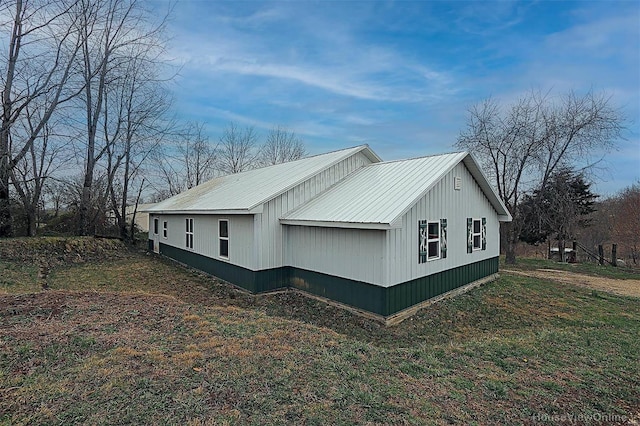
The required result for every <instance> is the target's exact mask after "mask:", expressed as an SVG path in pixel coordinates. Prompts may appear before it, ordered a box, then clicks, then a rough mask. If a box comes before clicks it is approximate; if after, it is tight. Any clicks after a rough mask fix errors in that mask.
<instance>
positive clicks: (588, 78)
mask: <svg viewBox="0 0 640 426" xmlns="http://www.w3.org/2000/svg"><path fill="white" fill-rule="evenodd" d="M639 20H640V6H639V5H638V4H637V2H627V1H622V2H615V1H614V2H606V3H605V2H575V3H573V2H535V1H534V2H520V1H500V2H488V3H487V2H463V3H460V2H393V1H391V2H271V1H263V2H184V5H183V7H181V8H180V10H179V15H178V17H177V18H176V21H177V22H176V24H175V25H174V27H173V28H174V30H175V37H174V45H173V48H172V49H171V50H170V51H169V52H168V54H169V55H170V56H172V57H174V58H175V59H176V61H177V62H179V63H181V64H183V68H182V71H181V75H180V78H179V79H178V80H177V81H176V88H177V90H176V93H177V98H178V102H179V103H180V105H181V107H182V111H183V112H184V113H185V114H190V115H195V116H197V117H198V119H201V120H207V121H209V122H210V123H211V126H212V127H211V128H213V129H215V131H218V130H220V129H222V128H223V127H224V125H225V124H226V123H228V122H229V121H234V122H237V123H239V124H242V125H252V126H255V127H256V128H258V129H269V128H271V127H272V126H273V125H278V124H280V125H285V126H287V127H289V128H291V129H292V130H294V131H296V132H297V133H298V134H299V135H301V136H302V137H303V138H304V139H305V140H306V141H307V143H308V146H309V148H310V151H312V152H314V153H315V152H321V151H323V150H324V149H325V148H327V149H334V148H339V147H341V146H344V145H345V144H348V143H352V142H353V143H360V142H366V143H370V144H371V145H372V146H373V147H374V149H376V148H379V149H380V150H381V154H382V155H383V156H384V157H385V158H389V159H393V158H399V157H403V156H408V155H420V154H421V153H435V152H441V151H446V150H450V149H451V144H452V143H453V142H454V141H455V139H456V137H457V135H458V133H459V132H460V130H462V128H463V126H464V124H465V119H466V114H467V113H466V109H467V107H468V106H470V105H471V104H473V103H475V102H478V101H481V100H482V99H484V98H486V97H489V96H494V97H496V98H498V99H500V100H501V101H504V102H509V101H511V100H513V99H515V98H517V97H518V96H520V95H522V94H523V93H525V92H527V91H529V90H532V89H533V90H537V89H539V90H542V91H547V90H552V91H553V92H554V93H562V92H564V91H566V90H576V91H578V92H580V91H584V90H588V89H590V88H593V89H594V90H597V91H600V90H602V91H605V92H606V93H608V94H610V95H612V102H613V103H614V104H615V105H619V106H620V107H622V108H624V111H625V113H627V114H628V115H629V116H630V117H631V120H633V123H632V124H631V126H630V127H631V128H632V132H633V133H634V134H636V135H637V134H639V133H640V57H639V56H640V49H638V46H639V45H640V30H639V29H638V25H637V23H638V21H639ZM636 140H637V139H636ZM629 156H630V158H632V159H634V160H636V162H637V161H638V160H640V153H638V152H634V151H633V149H632V150H631V153H630V154H629ZM610 161H611V162H612V163H614V167H616V166H615V164H620V165H621V166H620V167H623V168H625V170H626V172H625V173H620V175H624V176H628V175H632V174H633V173H635V174H636V176H637V173H638V172H637V168H633V167H630V166H629V163H630V160H628V159H627V160H624V161H623V159H621V158H619V157H618V156H616V155H613V154H612V155H610ZM632 169H633V170H632ZM626 179H628V178H626Z"/></svg>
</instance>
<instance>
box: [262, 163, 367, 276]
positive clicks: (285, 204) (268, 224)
mask: <svg viewBox="0 0 640 426" xmlns="http://www.w3.org/2000/svg"><path fill="white" fill-rule="evenodd" d="M370 163H371V160H369V159H368V158H367V157H366V156H365V155H364V154H362V153H361V152H358V153H357V154H355V155H352V156H350V157H348V158H346V159H344V160H342V161H341V162H339V163H337V164H335V165H334V166H332V167H330V168H328V169H327V170H325V171H323V172H321V173H319V174H317V175H315V176H313V177H312V178H310V179H308V180H307V181H305V182H303V183H301V184H300V185H297V186H296V187H294V188H292V189H290V190H289V191H287V192H285V193H283V194H282V195H280V196H278V197H276V198H274V199H273V200H271V201H269V202H268V203H266V204H265V205H264V208H263V211H262V213H261V214H257V215H256V219H257V220H260V222H261V225H260V226H259V227H258V226H256V231H259V232H261V235H260V236H256V241H261V243H262V247H261V249H260V250H256V252H257V253H258V254H259V255H260V258H259V259H257V262H258V263H257V265H258V268H259V269H268V268H276V267H280V266H283V265H284V264H285V263H283V245H282V244H283V235H282V233H283V226H282V225H281V224H280V221H279V219H280V218H281V217H282V215H283V214H285V213H287V212H288V211H290V210H293V209H294V208H296V207H298V206H300V205H301V204H303V203H306V202H307V201H309V200H310V199H311V198H313V197H315V196H316V195H317V194H319V193H320V192H322V191H324V190H326V189H328V188H329V187H330V186H332V185H334V184H335V183H337V182H338V181H339V180H341V179H343V178H344V177H345V176H347V175H349V174H351V173H353V172H354V171H355V170H357V169H359V168H360V167H362V166H364V165H366V164H370ZM258 218H259V219H258ZM258 228H260V229H259V230H258ZM327 271H330V269H329V270H327Z"/></svg>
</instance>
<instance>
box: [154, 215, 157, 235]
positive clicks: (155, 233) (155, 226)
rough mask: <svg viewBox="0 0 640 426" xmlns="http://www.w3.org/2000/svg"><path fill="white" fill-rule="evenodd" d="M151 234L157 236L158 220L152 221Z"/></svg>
mask: <svg viewBox="0 0 640 426" xmlns="http://www.w3.org/2000/svg"><path fill="white" fill-rule="evenodd" d="M153 233H154V235H158V218H157V217H156V218H154V219H153Z"/></svg>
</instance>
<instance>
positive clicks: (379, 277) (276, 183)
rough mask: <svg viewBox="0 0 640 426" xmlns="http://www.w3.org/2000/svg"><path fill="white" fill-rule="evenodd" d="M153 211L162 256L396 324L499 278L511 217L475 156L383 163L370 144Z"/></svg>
mask: <svg viewBox="0 0 640 426" xmlns="http://www.w3.org/2000/svg"><path fill="white" fill-rule="evenodd" d="M147 211H148V212H149V215H150V221H151V222H150V223H151V226H150V231H149V247H150V249H151V250H153V251H155V252H157V253H161V254H163V255H165V256H168V257H170V258H173V259H175V260H177V261H179V262H181V263H184V264H187V265H190V266H192V267H195V268H197V269H200V270H202V271H205V272H207V273H210V274H212V275H214V276H216V277H219V278H222V279H224V280H226V281H228V282H230V283H233V284H235V285H237V286H240V287H242V288H244V289H247V290H249V291H251V292H265V291H270V290H275V289H282V288H287V287H291V288H296V289H298V290H302V291H304V292H307V293H310V294H312V295H315V296H320V297H323V298H326V299H330V300H332V301H335V302H339V303H341V304H344V305H348V306H350V307H352V308H355V309H357V310H360V311H366V312H368V313H370V314H373V315H375V316H378V317H381V318H384V319H387V320H388V319H390V318H393V317H396V316H398V314H399V313H402V312H406V311H407V310H410V309H411V308H412V307H415V306H416V305H418V304H420V303H421V302H424V301H426V300H430V299H433V298H435V297H438V296H440V295H442V294H445V293H448V292H450V291H453V290H456V289H459V288H460V287H468V286H470V285H472V284H474V283H477V282H479V281H480V280H486V279H487V278H491V277H493V276H495V274H496V272H497V271H498V254H499V241H500V238H499V222H501V221H509V220H511V216H510V215H509V212H508V211H507V209H506V207H505V206H504V204H503V203H502V202H501V200H500V199H499V197H498V196H497V195H496V193H495V192H494V190H493V189H492V187H491V185H490V184H489V183H488V181H487V179H486V177H485V176H484V175H483V173H482V171H481V170H480V168H479V166H478V164H477V162H476V161H475V160H474V158H473V157H472V156H471V155H470V154H469V153H466V152H457V153H452V154H444V155H437V156H429V157H422V158H415V159H410V160H401V161H389V162H383V161H381V159H380V158H379V157H378V156H377V155H376V154H375V153H374V152H373V151H372V150H371V149H370V148H369V147H368V146H366V145H363V146H357V147H354V148H349V149H344V150H340V151H335V152H330V153H327V154H322V155H317V156H313V157H309V158H305V159H302V160H298V161H293V162H290V163H284V164H278V165H275V166H269V167H264V168H261V169H256V170H251V171H247V172H243V173H238V174H234V175H228V176H223V177H220V178H216V179H213V180H210V181H208V182H206V183H204V184H202V185H199V186H197V187H195V188H192V189H190V190H188V191H185V192H183V193H181V194H178V195H176V196H174V197H172V198H169V199H167V200H165V201H162V202H160V203H158V204H155V205H154V206H153V207H151V208H149V209H148V210H147Z"/></svg>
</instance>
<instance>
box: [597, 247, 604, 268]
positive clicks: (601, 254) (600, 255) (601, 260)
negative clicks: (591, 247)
mask: <svg viewBox="0 0 640 426" xmlns="http://www.w3.org/2000/svg"><path fill="white" fill-rule="evenodd" d="M598 263H600V264H601V265H604V249H603V248H602V244H598Z"/></svg>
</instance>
